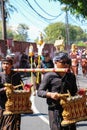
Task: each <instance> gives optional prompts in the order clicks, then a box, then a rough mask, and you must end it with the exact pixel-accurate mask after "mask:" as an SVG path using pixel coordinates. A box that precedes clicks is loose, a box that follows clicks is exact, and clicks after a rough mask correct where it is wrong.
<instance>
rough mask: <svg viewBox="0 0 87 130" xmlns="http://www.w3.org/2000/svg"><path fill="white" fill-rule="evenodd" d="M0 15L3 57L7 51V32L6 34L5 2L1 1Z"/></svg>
mask: <svg viewBox="0 0 87 130" xmlns="http://www.w3.org/2000/svg"><path fill="white" fill-rule="evenodd" d="M1 15H2V39H3V40H4V42H3V46H4V55H6V53H7V52H6V51H7V43H6V40H7V32H6V12H5V0H1Z"/></svg>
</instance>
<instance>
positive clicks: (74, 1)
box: [49, 0, 87, 18]
mask: <svg viewBox="0 0 87 130" xmlns="http://www.w3.org/2000/svg"><path fill="white" fill-rule="evenodd" d="M49 1H55V2H57V1H59V2H60V3H61V4H65V5H66V6H67V7H68V9H69V10H70V11H71V12H72V13H73V14H76V15H77V16H80V15H81V16H82V17H84V18H87V0H49Z"/></svg>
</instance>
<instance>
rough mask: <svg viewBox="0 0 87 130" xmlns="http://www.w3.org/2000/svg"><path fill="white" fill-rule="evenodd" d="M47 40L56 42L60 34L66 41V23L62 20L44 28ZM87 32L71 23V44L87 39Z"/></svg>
mask: <svg viewBox="0 0 87 130" xmlns="http://www.w3.org/2000/svg"><path fill="white" fill-rule="evenodd" d="M44 32H45V41H46V42H49V43H54V42H55V40H57V39H58V38H59V37H60V36H62V38H63V39H64V40H65V41H66V25H65V24H64V23H62V22H57V23H53V24H50V25H49V26H47V27H46V28H45V29H44ZM86 35H87V34H86V33H85V32H84V31H83V30H82V29H81V28H80V27H78V26H74V25H69V40H70V44H72V43H74V42H77V41H81V40H82V41H86V40H87V36H86Z"/></svg>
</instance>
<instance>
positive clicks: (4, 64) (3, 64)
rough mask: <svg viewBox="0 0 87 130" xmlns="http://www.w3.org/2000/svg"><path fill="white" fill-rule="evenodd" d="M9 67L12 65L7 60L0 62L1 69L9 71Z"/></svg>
mask: <svg viewBox="0 0 87 130" xmlns="http://www.w3.org/2000/svg"><path fill="white" fill-rule="evenodd" d="M11 68H12V65H11V64H10V63H9V62H7V61H3V62H2V69H3V70H4V71H9V70H10V69H11Z"/></svg>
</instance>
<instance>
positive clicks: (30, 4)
mask: <svg viewBox="0 0 87 130" xmlns="http://www.w3.org/2000/svg"><path fill="white" fill-rule="evenodd" d="M26 2H27V4H28V5H29V7H31V9H32V10H33V11H34V12H35V13H36V14H37V15H38V16H40V17H41V18H43V19H45V20H55V19H57V18H58V17H59V16H60V15H61V14H62V13H60V14H59V15H58V16H57V17H55V18H53V19H48V18H46V17H44V16H42V15H41V14H40V13H38V12H37V11H36V10H35V9H34V8H33V6H32V5H31V4H30V2H29V1H28V0H26Z"/></svg>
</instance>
